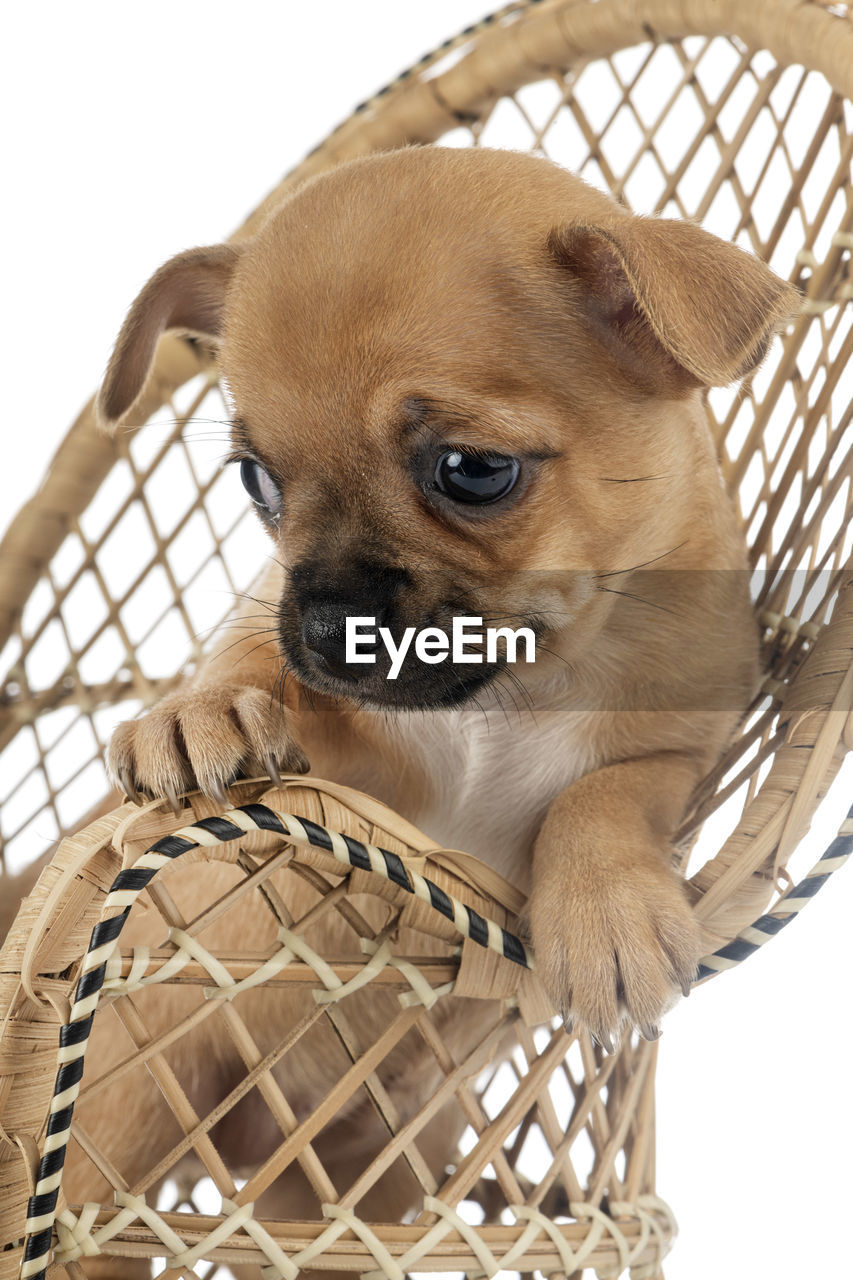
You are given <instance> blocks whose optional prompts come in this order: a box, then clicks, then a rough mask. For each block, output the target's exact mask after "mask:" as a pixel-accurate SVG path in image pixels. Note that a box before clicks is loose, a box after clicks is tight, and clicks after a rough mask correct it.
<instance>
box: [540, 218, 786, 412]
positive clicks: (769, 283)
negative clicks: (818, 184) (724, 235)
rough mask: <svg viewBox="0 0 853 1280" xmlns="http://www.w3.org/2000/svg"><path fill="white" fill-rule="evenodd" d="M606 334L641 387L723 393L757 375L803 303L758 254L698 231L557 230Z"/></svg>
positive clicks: (558, 244) (557, 246) (650, 222)
mask: <svg viewBox="0 0 853 1280" xmlns="http://www.w3.org/2000/svg"><path fill="white" fill-rule="evenodd" d="M549 248H550V250H551V253H552V254H553V255H554V257H555V258H556V259H557V261H558V262H559V263H560V264H561V265H562V266H564V267H567V268H568V269H569V270H570V271H571V272H572V273H573V274H574V275H575V276H576V277H577V278H578V279H579V281H580V282H581V283H582V284H583V285H584V287H585V294H586V299H585V302H586V306H587V310H588V313H589V319H590V320H591V322H592V323H593V325H594V328H595V329H596V331H597V333H598V335H599V337H600V338H602V340H603V341H604V342H605V344H606V345H607V346H608V347H609V348H610V350H611V351H612V353H613V354H614V355H615V356H616V358H617V359H618V360H620V361H621V362H622V363H623V364H627V365H628V368H629V371H630V372H631V374H632V376H634V377H638V378H639V379H640V381H641V382H646V383H651V384H652V386H653V387H659V386H660V385H661V383H663V384H664V385H666V386H668V387H669V388H670V389H679V388H680V389H682V390H686V389H687V388H688V387H691V386H693V387H695V386H696V385H700V386H706V387H716V386H725V385H726V383H729V382H733V381H734V380H735V379H737V378H742V377H743V376H744V374H746V373H748V372H749V371H750V370H751V369H753V368H754V367H755V366H756V365H757V364H758V363H759V361H760V360H761V359H762V358H763V356H764V355H765V353H766V351H767V348H768V346H769V344H770V339H771V337H772V336H773V334H774V332H775V331H776V330H777V329H778V328H779V327H780V326H781V325H782V324H783V323H784V322H785V321H786V320H788V319H790V318H792V317H793V316H794V315H796V313H797V311H798V310H799V306H800V298H799V294H798V293H797V292H796V290H795V289H794V288H793V287H792V286H791V285H789V284H786V283H785V281H783V280H780V279H779V277H778V276H776V275H774V273H773V272H772V271H771V270H770V268H769V267H767V266H765V264H764V263H763V262H762V261H761V260H760V258H756V257H754V256H753V255H752V254H750V253H745V252H744V251H743V250H742V249H738V248H736V247H735V246H734V245H732V244H729V243H728V242H727V241H725V240H720V239H718V238H717V237H716V236H713V235H711V234H710V233H709V232H707V231H703V230H702V228H701V227H697V226H695V225H694V224H693V223H691V222H678V221H675V220H672V219H665V218H646V217H626V218H624V219H620V220H618V221H617V220H615V219H614V221H613V222H612V223H610V222H608V224H607V225H606V226H573V227H566V228H558V229H556V230H554V231H552V233H551V236H550V238H549Z"/></svg>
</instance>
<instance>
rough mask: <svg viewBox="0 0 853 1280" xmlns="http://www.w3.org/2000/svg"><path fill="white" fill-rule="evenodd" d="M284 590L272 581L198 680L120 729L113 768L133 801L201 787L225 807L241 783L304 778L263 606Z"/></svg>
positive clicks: (271, 616) (229, 628) (246, 606)
mask: <svg viewBox="0 0 853 1280" xmlns="http://www.w3.org/2000/svg"><path fill="white" fill-rule="evenodd" d="M279 585H280V584H279V582H278V580H277V571H276V574H275V575H273V573H269V574H267V575H266V576H265V577H264V579H263V580H262V581H261V583H260V584H259V585H258V593H259V599H258V600H252V599H249V598H246V600H245V601H244V603H243V605H242V607H241V608H240V609H239V610H238V611H237V612H236V613H235V614H234V615H233V616H232V617H231V618H230V619H229V621H228V622H227V623H226V624H225V626H224V627H223V628H222V632H221V635H220V637H219V639H218V642H217V644H216V645H215V647H214V648H213V650H212V652H211V654H210V655H209V656H208V657H207V658H206V659H205V660H204V662H203V663H202V664H201V665H200V667H199V669H198V671H197V672H196V674H195V675H194V676H193V678H192V679H191V680H190V681H188V683H187V684H186V685H185V686H184V687H183V688H181V689H178V690H177V692H175V693H172V694H169V695H168V696H167V697H165V698H163V700H162V701H161V702H159V703H158V704H157V705H156V706H155V707H154V708H153V709H152V710H151V711H149V712H148V714H147V715H146V716H143V717H142V718H141V719H139V720H127V721H125V722H124V723H122V724H120V725H118V726H117V728H116V730H115V732H114V734H113V737H112V740H111V742H110V746H109V750H108V754H107V766H108V769H109V772H110V774H111V776H112V778H113V779H114V781H115V782H116V783H117V784H118V785H119V786H120V787H122V788H123V789H124V790H125V791H126V792H127V794H128V795H130V796H133V797H134V798H135V797H136V796H137V795H138V793H139V792H143V793H146V794H148V795H152V796H166V797H169V798H174V797H175V796H176V795H177V794H178V793H179V792H181V791H187V790H190V789H191V788H193V787H199V788H200V789H201V790H202V791H204V792H206V793H207V794H208V795H211V796H213V797H214V798H215V799H217V800H219V801H220V802H224V801H225V794H224V788H225V785H226V784H227V783H228V782H230V781H231V780H233V779H234V778H235V777H238V776H244V777H248V776H252V775H253V774H255V775H258V774H259V775H264V774H269V775H270V776H272V777H273V778H275V777H276V776H277V771H278V770H279V769H284V770H287V771H288V772H293V773H304V772H305V771H306V769H307V768H308V761H307V759H306V757H305V755H304V753H303V751H302V749H301V747H300V746H299V745H298V743H297V742H296V740H295V739H294V737H293V734H292V732H291V725H290V719H291V717H290V715H289V714H288V711H287V710H286V707H285V698H284V679H285V675H284V671H283V667H282V659H281V655H280V653H279V650H278V645H277V642H276V635H277V628H276V626H275V619H276V614H275V611H274V608H272V607H271V608H270V610H269V612H267V610H266V607H265V605H266V601H267V599H268V597H269V596H270V594H271V593H273V592H274V593H275V595H274V596H273V598H276V597H277V594H278V589H279Z"/></svg>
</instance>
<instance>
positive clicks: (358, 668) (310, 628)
mask: <svg viewBox="0 0 853 1280" xmlns="http://www.w3.org/2000/svg"><path fill="white" fill-rule="evenodd" d="M363 615H364V610H363V609H360V608H358V607H357V606H355V605H347V604H346V603H339V602H337V601H334V600H318V601H315V602H312V603H310V604H308V605H306V606H305V607H304V608H303V610H302V640H303V643H304V644H305V646H306V648H308V649H310V650H311V652H312V653H316V654H317V656H318V657H319V658H322V659H323V661H324V662H325V664H326V666H327V667H328V669H329V670H330V671H331V673H332V675H335V676H342V677H343V678H344V679H350V680H358V679H360V678H361V677H362V676H363V675H366V674H367V672H368V671H369V670H370V668H369V667H366V666H364V665H362V664H360V663H359V664H353V665H350V666H347V661H346V623H347V618H348V617H359V616H363ZM380 623H381V620H377V625H380ZM360 652H361V653H367V652H369V649H367V648H365V647H364V644H363V642H362V646H361V648H360Z"/></svg>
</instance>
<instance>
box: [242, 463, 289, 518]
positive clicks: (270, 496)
mask: <svg viewBox="0 0 853 1280" xmlns="http://www.w3.org/2000/svg"><path fill="white" fill-rule="evenodd" d="M240 479H241V480H242V481H243V488H244V489H245V490H246V492H247V493H248V495H249V497H250V498H251V499H252V501H253V502H256V503H257V504H258V506H259V507H262V508H263V510H264V511H268V512H269V514H270V515H272V516H277V515H278V514H279V512H280V511H281V504H282V499H281V490H280V489H279V487H278V485H277V484H276V482H275V480H273V478H272V476H271V475H270V473H269V472H268V471H267V470H265V468H264V467H262V466H261V464H260V463H259V462H255V461H254V460H253V459H252V458H244V459H243V461H242V462H241V463H240Z"/></svg>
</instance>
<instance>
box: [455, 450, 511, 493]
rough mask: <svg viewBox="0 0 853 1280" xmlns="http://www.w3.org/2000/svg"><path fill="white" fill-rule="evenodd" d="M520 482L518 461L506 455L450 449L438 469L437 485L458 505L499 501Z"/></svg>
mask: <svg viewBox="0 0 853 1280" xmlns="http://www.w3.org/2000/svg"><path fill="white" fill-rule="evenodd" d="M517 479H518V459H517V458H506V457H504V456H503V455H502V454H499V453H492V454H479V453H462V452H461V450H459V449H452V450H448V452H447V453H443V454H442V455H441V457H440V458H439V460H438V462H437V464H436V468H435V483H436V485H437V486H438V488H439V489H440V490H441V492H442V493H444V494H446V495H447V497H448V498H453V500H454V502H476V503H481V504H482V503H484V502H496V501H497V499H498V498H502V497H504V495H505V494H507V493H509V491H510V489H511V488H512V487H513V485H514V484H515V482H516V480H517Z"/></svg>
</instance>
